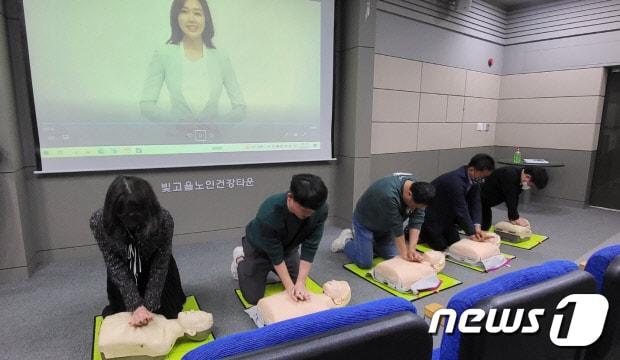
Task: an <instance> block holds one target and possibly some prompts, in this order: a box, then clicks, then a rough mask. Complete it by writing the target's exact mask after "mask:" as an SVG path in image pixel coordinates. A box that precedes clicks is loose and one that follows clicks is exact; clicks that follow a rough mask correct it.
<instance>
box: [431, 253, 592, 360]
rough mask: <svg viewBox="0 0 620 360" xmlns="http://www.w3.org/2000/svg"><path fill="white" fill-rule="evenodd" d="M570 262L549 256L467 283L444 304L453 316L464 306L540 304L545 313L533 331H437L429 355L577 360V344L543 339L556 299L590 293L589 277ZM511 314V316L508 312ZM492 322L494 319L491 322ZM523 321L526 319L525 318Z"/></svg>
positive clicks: (443, 359) (464, 359)
mask: <svg viewBox="0 0 620 360" xmlns="http://www.w3.org/2000/svg"><path fill="white" fill-rule="evenodd" d="M577 270H578V267H577V265H576V264H575V263H573V262H570V261H565V260H555V261H549V262H546V263H543V264H541V265H538V266H532V267H529V268H526V269H522V270H518V271H514V272H512V273H508V274H505V275H502V276H498V277H496V278H494V279H492V280H489V281H487V282H484V283H482V284H478V285H475V286H472V287H469V288H467V289H465V290H463V291H461V292H459V293H457V294H455V295H454V296H453V297H452V298H451V299H450V301H449V302H448V305H447V308H448V309H454V310H455V311H456V313H457V316H458V317H457V321H456V324H458V319H460V316H461V314H462V313H463V312H464V311H465V310H466V309H469V308H479V309H483V310H485V313H487V314H488V309H491V308H496V309H500V311H498V313H499V314H501V309H513V310H514V309H517V308H524V309H526V315H525V316H524V318H525V319H527V309H532V308H544V309H545V310H546V311H545V315H544V316H541V317H540V318H539V319H538V321H539V324H540V331H538V332H537V333H535V334H520V333H513V334H489V333H488V332H486V330H485V329H484V320H486V317H485V319H484V320H483V322H481V323H478V325H482V326H481V327H482V331H481V333H480V334H461V333H460V332H459V331H458V326H455V329H454V332H453V333H452V334H445V332H444V334H443V338H442V342H441V346H440V348H438V349H436V350H435V351H434V352H433V359H439V360H468V359H476V360H486V359H502V360H509V359H521V360H522V359H528V360H534V359H562V360H565V359H577V358H579V356H582V355H583V349H575V348H560V347H558V346H555V345H554V344H553V343H552V342H551V340H550V338H549V329H550V326H551V321H552V318H553V313H554V311H555V308H556V306H557V304H558V303H559V301H560V300H561V299H562V298H564V297H565V296H567V295H570V294H573V293H594V292H595V288H596V287H595V282H594V279H593V278H592V276H591V275H590V274H588V273H586V272H583V271H577ZM513 319H514V316H513ZM496 323H497V322H496ZM527 324H529V322H528V323H527Z"/></svg>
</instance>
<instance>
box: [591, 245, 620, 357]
mask: <svg viewBox="0 0 620 360" xmlns="http://www.w3.org/2000/svg"><path fill="white" fill-rule="evenodd" d="M586 271H588V272H590V273H592V275H594V277H595V278H596V280H597V285H598V289H599V292H600V293H601V294H602V295H603V296H605V298H607V301H608V302H609V311H608V312H607V320H606V321H605V327H604V328H603V334H602V335H601V337H600V338H599V339H598V340H597V341H596V342H595V343H594V344H592V345H591V346H590V347H589V348H588V349H587V351H586V359H587V360H595V359H596V360H607V359H610V360H611V359H620V246H619V245H616V246H610V247H607V248H604V249H601V250H599V251H597V252H596V253H594V254H593V255H592V257H590V259H589V260H588V264H587V265H586Z"/></svg>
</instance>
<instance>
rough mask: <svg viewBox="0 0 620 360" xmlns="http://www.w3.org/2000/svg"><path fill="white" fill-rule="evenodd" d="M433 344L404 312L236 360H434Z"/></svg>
mask: <svg viewBox="0 0 620 360" xmlns="http://www.w3.org/2000/svg"><path fill="white" fill-rule="evenodd" d="M432 350H433V340H432V338H431V335H430V334H429V333H428V324H426V322H425V321H424V319H422V318H421V317H420V316H418V315H415V314H412V313H411V312H408V311H404V312H400V313H395V314H392V315H388V316H385V317H382V318H378V319H374V320H370V321H364V322H361V323H359V324H355V325H350V326H348V327H346V328H343V329H338V330H331V331H328V332H326V333H323V334H320V335H316V336H314V337H312V338H309V339H299V340H295V341H292V342H289V343H285V344H282V345H279V346H275V347H272V348H267V349H262V350H258V351H254V352H250V353H246V354H243V355H241V356H238V357H233V359H256V360H266V359H298V360H300V359H303V360H309V359H316V360H319V359H320V360H342V359H343V358H345V359H356V358H357V359H391V360H399V359H402V360H412V359H423V360H430V359H431V356H432Z"/></svg>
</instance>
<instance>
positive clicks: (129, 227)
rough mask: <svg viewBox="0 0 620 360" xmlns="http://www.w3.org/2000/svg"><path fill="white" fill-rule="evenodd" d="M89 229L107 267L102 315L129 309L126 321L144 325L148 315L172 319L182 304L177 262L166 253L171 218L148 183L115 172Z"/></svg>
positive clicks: (170, 249)
mask: <svg viewBox="0 0 620 360" xmlns="http://www.w3.org/2000/svg"><path fill="white" fill-rule="evenodd" d="M90 228H91V230H92V232H93V235H94V237H95V240H96V241H97V244H98V245H99V249H101V253H102V254H103V260H104V261H105V264H106V269H107V292H108V300H109V302H110V303H109V305H108V306H106V307H105V308H104V309H103V312H102V315H103V316H107V315H111V314H115V313H118V312H123V311H130V312H132V317H131V320H130V324H131V325H133V326H144V325H147V324H148V323H149V321H151V320H152V319H153V313H157V314H161V315H164V316H165V317H166V318H169V319H171V318H176V317H177V314H178V313H179V311H181V310H182V308H183V304H184V302H185V294H184V293H183V288H182V287H181V279H180V276H179V270H178V268H177V264H176V262H175V261H174V257H172V234H173V230H174V221H173V220H172V216H170V213H168V211H167V210H166V209H164V208H162V207H161V206H160V205H159V201H157V197H156V196H155V193H154V192H153V189H152V188H151V185H150V184H149V183H148V182H146V181H145V180H144V179H141V178H138V177H134V176H118V177H117V178H116V179H114V181H113V182H112V184H111V185H110V187H109V188H108V192H107V194H106V198H105V204H104V206H103V209H99V210H97V211H95V213H94V214H93V215H92V217H91V218H90Z"/></svg>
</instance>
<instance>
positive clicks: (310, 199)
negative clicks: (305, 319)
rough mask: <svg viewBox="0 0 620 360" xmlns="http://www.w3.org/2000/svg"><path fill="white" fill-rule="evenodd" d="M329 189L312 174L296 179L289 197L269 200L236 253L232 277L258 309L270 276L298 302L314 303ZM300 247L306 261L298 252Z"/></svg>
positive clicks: (262, 207) (283, 195)
mask: <svg viewBox="0 0 620 360" xmlns="http://www.w3.org/2000/svg"><path fill="white" fill-rule="evenodd" d="M326 199H327V187H326V186H325V184H324V183H323V181H322V180H321V178H320V177H318V176H316V175H311V174H298V175H295V176H293V179H292V180H291V185H290V189H289V191H288V192H285V193H280V194H275V195H272V196H270V197H268V198H267V199H266V200H265V201H264V202H263V203H262V205H261V206H260V208H259V209H258V213H257V214H256V217H255V218H254V219H253V220H252V221H250V223H249V224H248V225H247V226H246V228H245V236H244V237H243V239H242V245H243V247H241V246H238V247H236V248H235V249H234V250H233V262H232V264H231V272H232V274H233V277H234V278H235V279H238V280H239V287H240V288H241V292H242V293H243V296H244V297H245V299H246V300H247V301H248V302H249V303H250V304H256V303H257V302H258V300H260V299H261V298H262V297H263V295H264V293H265V282H266V280H267V275H268V274H269V272H270V271H272V270H274V271H275V272H276V274H277V275H278V276H279V277H280V280H281V281H282V284H283V285H284V288H285V289H286V292H287V293H288V294H289V295H290V297H291V298H292V299H293V300H295V301H304V300H308V299H309V298H310V294H309V293H308V290H307V289H306V278H307V277H308V273H309V272H310V269H311V267H312V261H313V260H314V254H315V253H316V250H317V249H318V247H319V242H320V241H321V237H322V236H323V226H324V224H325V220H326V219H327V204H326V203H325V200H326ZM300 245H301V256H300V253H299V247H300Z"/></svg>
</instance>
